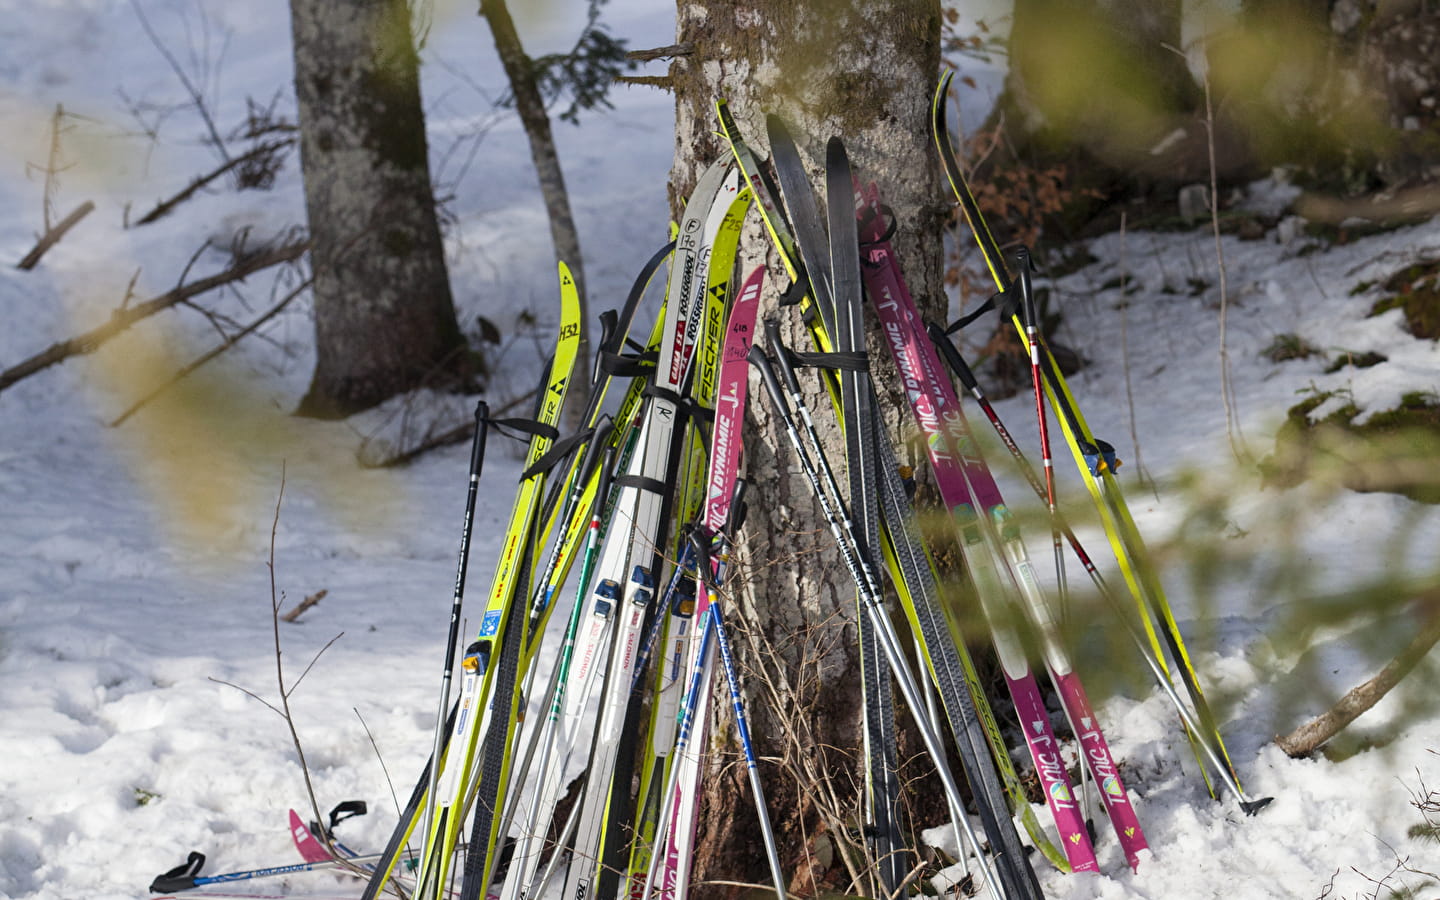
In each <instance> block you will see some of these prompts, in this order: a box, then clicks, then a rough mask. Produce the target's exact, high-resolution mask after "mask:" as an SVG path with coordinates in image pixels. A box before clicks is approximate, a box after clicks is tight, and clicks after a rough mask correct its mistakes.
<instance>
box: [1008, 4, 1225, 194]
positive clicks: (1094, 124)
mask: <svg viewBox="0 0 1440 900" xmlns="http://www.w3.org/2000/svg"><path fill="white" fill-rule="evenodd" d="M1180 10H1181V4H1180V0H1110V2H1098V0H1016V3H1015V14H1014V24H1013V26H1012V28H1011V30H1010V69H1009V73H1008V74H1007V75H1006V78H1005V93H1004V96H1002V97H1001V99H1000V102H999V105H998V109H999V111H1000V112H1001V113H1002V114H1003V115H1004V121H1005V126H1006V134H1007V136H1008V137H1009V138H1010V140H1011V142H1012V143H1013V144H1014V145H1016V146H1017V147H1019V148H1020V155H1021V156H1022V158H1026V159H1027V161H1034V160H1035V159H1038V160H1040V161H1049V160H1052V159H1054V158H1056V157H1057V156H1060V157H1064V156H1065V155H1066V154H1068V153H1069V151H1070V149H1071V148H1075V147H1080V148H1083V149H1084V150H1085V151H1086V152H1087V153H1088V154H1089V155H1091V156H1092V157H1094V158H1095V159H1097V160H1100V161H1103V162H1105V163H1106V164H1108V165H1111V166H1115V167H1117V168H1121V167H1132V166H1135V165H1137V164H1138V165H1146V157H1147V156H1148V155H1149V152H1150V150H1151V149H1152V148H1153V147H1154V146H1155V145H1156V144H1157V143H1158V142H1159V141H1160V139H1161V138H1163V137H1164V136H1166V135H1167V134H1168V133H1170V132H1171V130H1172V129H1173V128H1174V127H1175V125H1176V117H1177V116H1183V115H1188V114H1189V113H1190V112H1192V111H1193V110H1194V109H1196V107H1197V101H1198V99H1199V95H1198V92H1197V90H1196V86H1195V83H1194V80H1193V78H1192V77H1191V75H1190V72H1189V70H1188V69H1187V68H1186V65H1185V58H1184V57H1183V56H1181V55H1180V54H1179V53H1177V52H1176V51H1177V49H1178V48H1179V47H1180Z"/></svg>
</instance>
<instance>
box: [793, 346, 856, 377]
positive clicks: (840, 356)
mask: <svg viewBox="0 0 1440 900" xmlns="http://www.w3.org/2000/svg"><path fill="white" fill-rule="evenodd" d="M790 358H791V359H793V360H794V361H795V362H796V363H798V364H799V365H802V366H810V367H813V368H817V369H847V370H849V371H852V372H865V371H868V370H869V368H870V354H869V353H867V352H866V351H864V350H837V351H833V352H830V353H808V352H805V351H801V350H791V351H790Z"/></svg>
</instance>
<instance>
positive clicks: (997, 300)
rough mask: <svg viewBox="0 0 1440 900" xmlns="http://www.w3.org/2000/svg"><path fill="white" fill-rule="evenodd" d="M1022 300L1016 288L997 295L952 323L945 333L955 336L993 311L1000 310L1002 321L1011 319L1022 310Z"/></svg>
mask: <svg viewBox="0 0 1440 900" xmlns="http://www.w3.org/2000/svg"><path fill="white" fill-rule="evenodd" d="M1020 300H1021V297H1020V292H1019V291H1017V290H1015V289H1014V288H1011V289H1010V290H1008V291H1004V292H1002V293H999V294H995V295H994V296H992V297H991V298H990V299H989V300H986V301H985V302H984V303H982V304H980V305H979V306H977V307H975V309H973V310H971V311H970V312H968V313H966V314H965V315H963V316H961V317H960V318H958V319H956V320H955V321H954V322H951V323H950V325H949V327H947V328H946V329H945V333H946V334H954V333H955V332H957V331H959V330H960V329H962V328H964V327H965V326H967V325H969V324H970V323H971V322H973V321H975V320H976V319H978V318H980V317H981V316H983V315H985V314H986V313H987V312H989V311H990V310H992V309H998V310H999V311H1000V318H1001V320H1004V319H1008V318H1011V317H1012V316H1014V315H1015V311H1016V310H1017V309H1019V308H1020Z"/></svg>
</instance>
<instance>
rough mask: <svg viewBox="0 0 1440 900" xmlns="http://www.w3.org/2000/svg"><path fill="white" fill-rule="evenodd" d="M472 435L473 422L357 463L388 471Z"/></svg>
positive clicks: (504, 409)
mask: <svg viewBox="0 0 1440 900" xmlns="http://www.w3.org/2000/svg"><path fill="white" fill-rule="evenodd" d="M535 393H536V392H535V390H534V389H533V388H532V389H530V390H529V391H526V392H525V393H523V394H521V395H520V396H518V397H516V398H515V399H514V400H511V401H510V402H509V403H506V404H505V405H504V406H501V407H499V408H498V409H494V410H491V412H490V414H491V415H492V416H503V415H504V414H505V413H508V412H510V411H511V410H513V409H515V407H517V406H519V405H520V404H522V403H526V402H528V401H530V400H533V399H535ZM474 433H475V423H474V422H473V421H470V422H465V423H464V424H462V425H456V426H455V427H454V428H451V429H449V430H447V431H442V432H441V433H440V434H436V435H431V436H430V437H427V438H425V439H424V440H422V441H421V442H420V443H418V444H416V445H415V446H414V447H411V448H410V449H409V450H404V451H401V452H400V453H397V454H395V455H394V456H388V457H382V458H380V459H378V460H375V461H373V462H372V461H367V460H365V459H363V458H361V459H360V460H359V462H360V465H362V466H364V467H365V468H367V469H390V468H394V467H396V466H403V465H405V464H406V463H409V462H412V461H413V460H414V459H415V458H416V457H418V456H421V455H422V454H425V453H428V452H429V451H431V450H437V449H439V448H440V447H448V446H450V445H451V444H458V443H461V442H462V441H468V440H470V436H471V435H473V434H474ZM368 440H369V439H368V438H367V442H368ZM364 448H365V444H364V443H362V444H361V454H362V456H363V453H364Z"/></svg>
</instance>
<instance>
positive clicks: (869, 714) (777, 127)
mask: <svg viewBox="0 0 1440 900" xmlns="http://www.w3.org/2000/svg"><path fill="white" fill-rule="evenodd" d="M765 125H766V131H767V133H768V136H769V138H770V151H771V162H772V163H773V164H774V166H775V174H776V177H777V178H778V180H779V182H780V189H781V192H782V193H783V195H784V202H785V208H786V209H787V210H788V211H789V213H790V224H791V225H792V226H793V227H794V234H795V244H796V246H797V247H798V249H799V252H800V255H801V258H802V259H803V260H804V262H805V268H806V271H807V272H809V274H810V287H811V294H812V296H813V298H814V301H815V308H816V310H817V312H818V313H819V317H820V321H821V323H822V327H823V328H824V329H825V332H826V334H827V335H829V337H830V340H831V342H832V344H833V345H834V349H835V350H836V351H838V352H840V353H842V354H843V353H847V352H848V353H852V354H853V353H854V340H855V336H856V335H857V333H858V334H859V335H860V349H861V350H862V351H863V349H864V337H863V330H862V329H860V327H859V326H860V322H857V321H854V320H853V317H852V314H851V312H850V311H851V310H852V309H854V310H860V309H862V307H861V306H860V303H859V292H860V274H859V257H858V252H859V251H858V249H853V248H855V247H856V246H857V242H854V241H841V242H839V243H837V242H834V241H832V239H831V236H830V235H827V233H826V230H825V227H824V226H823V225H822V223H821V218H820V214H819V210H818V209H817V207H816V202H815V193H814V191H813V190H812V189H811V187H810V180H809V176H808V175H807V174H806V171H805V166H804V164H803V163H802V162H801V160H800V154H799V150H798V149H797V147H796V146H795V141H794V139H793V138H792V137H791V136H790V132H789V130H788V128H786V126H785V123H784V122H783V121H782V120H781V119H780V118H779V117H778V116H774V115H772V116H769V117H767V118H766V122H765ZM830 146H831V147H834V146H835V144H834V143H833V142H832V144H831V145H830ZM827 152H829V150H828V148H827ZM851 193H852V192H851V190H850V187H849V185H848V183H847V184H846V187H845V192H844V194H845V198H846V199H845V200H844V201H843V202H842V203H841V204H840V205H841V207H842V208H843V210H844V212H845V214H844V216H843V218H844V219H845V220H846V221H847V222H849V223H852V224H850V225H849V226H848V228H849V230H850V231H852V232H853V231H854V225H853V222H854V216H853V215H851V213H850V209H851V201H850V200H849V198H850V196H851ZM831 199H833V198H831ZM830 224H831V227H832V228H834V227H836V225H837V222H836V221H835V218H834V216H833V215H832V218H831V223H830ZM842 243H843V244H844V245H846V246H849V247H851V248H852V250H850V251H849V252H846V251H844V250H840V249H839V248H840V246H841V244H842ZM822 248H829V252H830V256H828V257H827V256H825V255H823V253H824V252H825V251H823V250H822ZM850 256H855V261H854V262H853V263H850V262H849V261H848V257H850ZM837 263H838V264H839V265H840V267H841V270H840V271H838V272H837V271H836V265H837ZM842 291H843V292H844V294H845V296H844V297H840V296H838V294H839V292H842ZM852 294H853V297H852ZM852 300H853V302H852ZM842 304H843V306H842ZM842 309H843V310H844V316H845V318H844V319H843V321H842V320H841V310H842ZM860 321H861V322H863V320H860ZM839 389H840V405H839V415H840V418H841V423H842V426H843V427H844V431H845V451H846V454H845V455H846V461H847V467H846V468H847V472H848V473H849V480H850V504H851V515H852V517H855V516H858V517H859V518H858V520H853V519H852V521H855V524H856V526H857V528H858V530H859V534H858V543H857V545H856V546H857V552H858V553H859V554H860V555H861V557H863V559H864V562H865V563H866V564H867V565H868V566H869V567H870V569H871V571H875V570H877V569H878V566H877V565H876V560H877V557H875V556H874V551H875V550H876V548H877V546H878V543H879V541H878V528H879V525H878V518H877V516H876V512H875V508H874V507H873V505H872V503H873V498H874V496H875V491H874V488H875V475H874V469H873V468H872V465H873V459H874V455H873V448H872V447H871V446H870V443H871V437H870V428H871V424H870V422H869V419H868V417H867V418H862V416H864V415H865V414H864V413H862V407H866V406H867V404H868V396H869V378H868V377H866V376H864V375H863V373H862V372H857V371H856V370H855V369H852V368H846V369H842V370H841V372H840V376H839ZM857 602H859V601H857ZM856 624H857V628H858V631H859V634H860V668H861V676H862V681H861V685H862V689H863V694H864V697H865V720H864V732H863V734H864V741H863V744H864V748H865V757H866V760H867V765H866V782H865V783H866V803H867V810H868V819H869V822H870V828H869V829H868V830H867V834H868V836H869V837H870V844H871V847H872V850H873V852H874V854H875V858H876V860H877V861H878V863H879V865H880V872H881V882H882V884H883V885H884V886H885V889H886V891H887V892H892V893H893V892H894V891H896V890H899V888H900V886H901V885H902V884H903V883H904V879H905V874H906V872H907V870H908V869H909V868H910V861H909V860H908V859H907V858H906V856H907V854H908V853H909V849H910V848H909V846H908V844H909V842H908V841H907V840H906V839H905V837H904V834H903V826H902V825H901V813H900V779H899V773H898V769H899V764H898V762H897V758H896V749H895V745H896V739H897V736H896V732H895V701H894V696H893V692H892V686H891V684H890V679H889V677H888V675H887V673H886V671H885V663H884V660H883V657H882V655H881V651H880V649H879V647H878V645H877V643H876V641H877V638H876V636H875V635H874V632H873V630H872V628H871V625H870V622H869V620H868V618H867V616H866V615H865V614H864V613H863V611H860V612H858V614H857V616H856Z"/></svg>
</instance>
